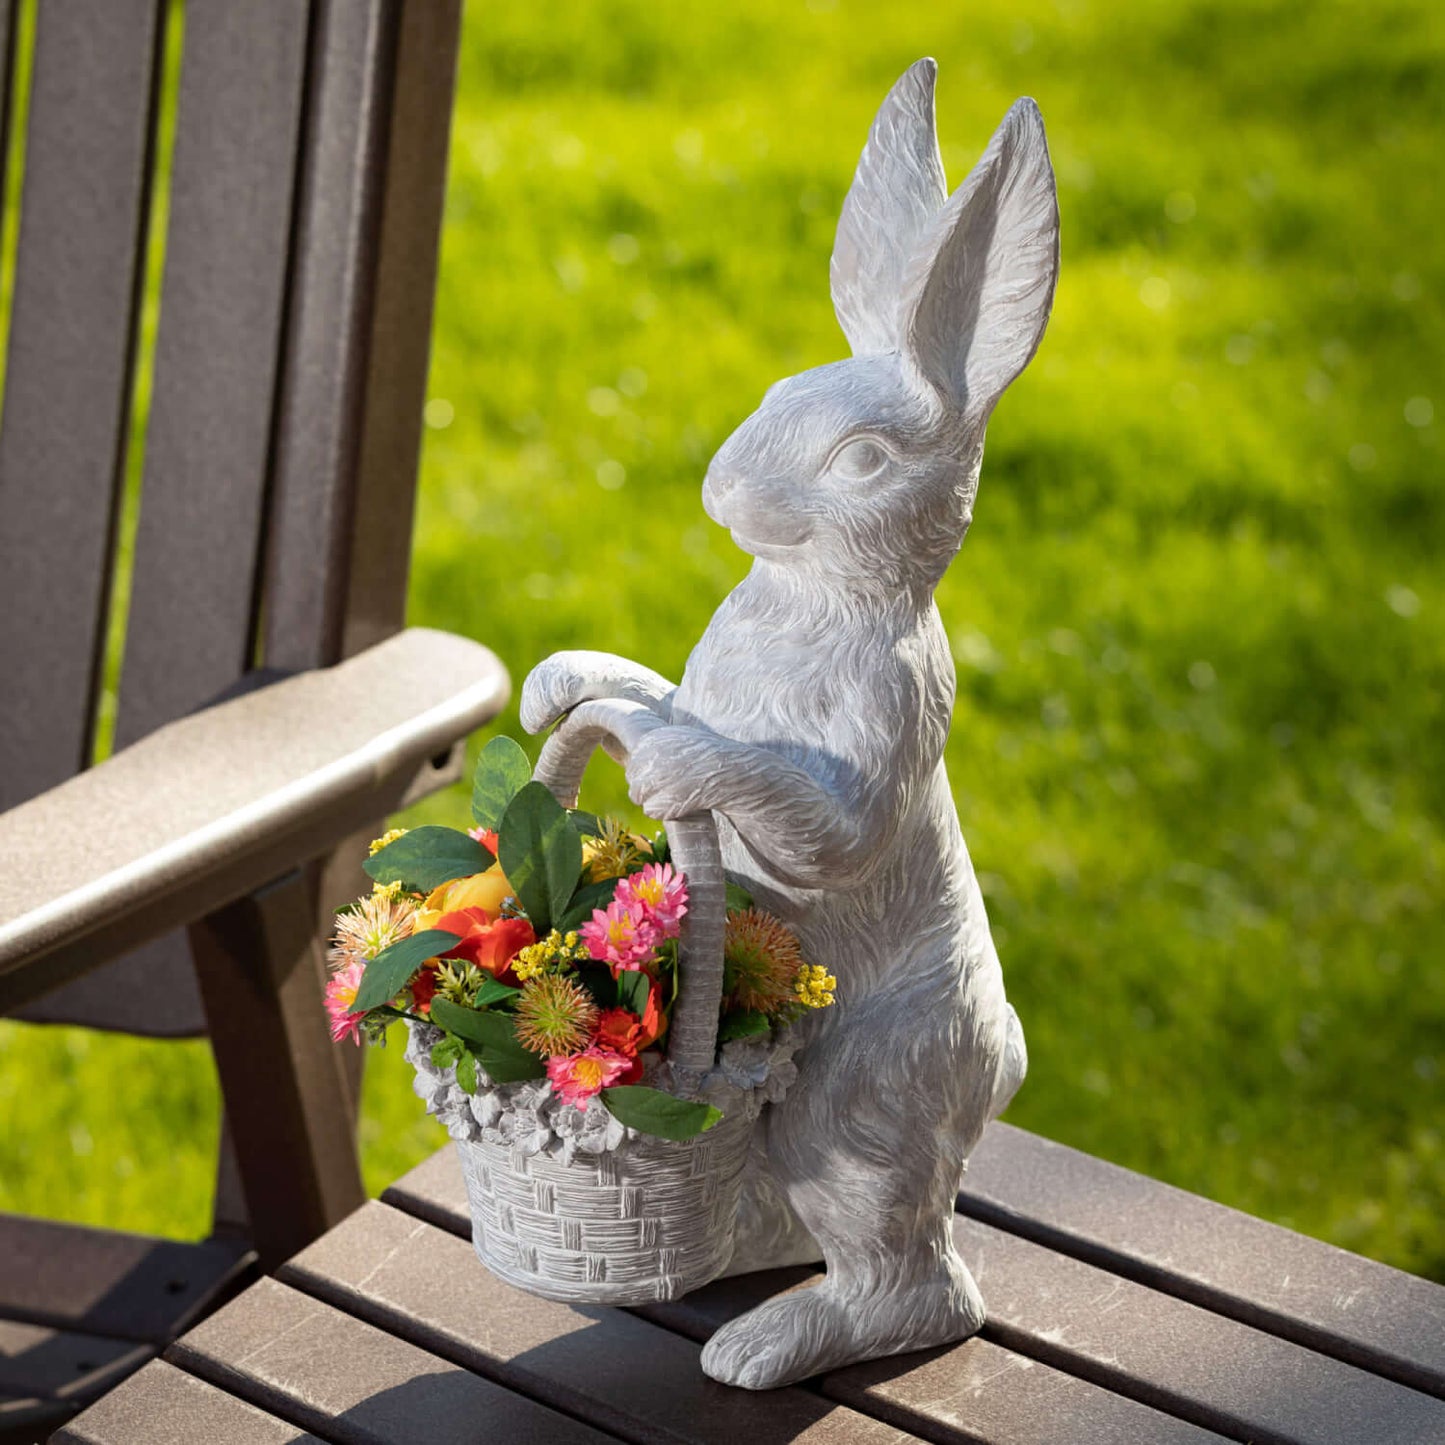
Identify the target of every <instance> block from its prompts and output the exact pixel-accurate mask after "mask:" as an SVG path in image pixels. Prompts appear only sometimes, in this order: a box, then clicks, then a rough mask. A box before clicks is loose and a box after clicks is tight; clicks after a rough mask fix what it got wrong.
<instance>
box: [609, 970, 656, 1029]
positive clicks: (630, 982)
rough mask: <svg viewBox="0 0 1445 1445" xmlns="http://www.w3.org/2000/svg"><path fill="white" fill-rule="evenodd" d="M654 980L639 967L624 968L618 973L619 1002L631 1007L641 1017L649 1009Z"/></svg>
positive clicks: (628, 1007)
mask: <svg viewBox="0 0 1445 1445" xmlns="http://www.w3.org/2000/svg"><path fill="white" fill-rule="evenodd" d="M651 992H652V980H651V979H650V978H648V976H647V975H646V974H645V973H643V972H642V970H641V969H637V968H624V969H622V970H621V971H620V972H619V973H618V975H617V1002H618V1003H619V1004H621V1006H622V1007H623V1008H625V1009H631V1011H632V1012H633V1013H635V1014H636V1015H637V1016H638V1017H639V1018H641V1017H642V1015H643V1014H644V1013H645V1012H646V1011H647V998H648V995H649V994H650V993H651Z"/></svg>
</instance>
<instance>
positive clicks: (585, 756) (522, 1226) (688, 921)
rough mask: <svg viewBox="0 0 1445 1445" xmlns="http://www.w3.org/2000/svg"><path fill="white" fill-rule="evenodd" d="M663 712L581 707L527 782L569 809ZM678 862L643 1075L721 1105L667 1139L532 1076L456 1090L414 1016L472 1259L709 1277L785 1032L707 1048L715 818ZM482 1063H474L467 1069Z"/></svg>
mask: <svg viewBox="0 0 1445 1445" xmlns="http://www.w3.org/2000/svg"><path fill="white" fill-rule="evenodd" d="M662 725H663V724H662V723H661V721H660V720H659V719H658V718H657V717H656V716H655V715H654V714H653V713H651V712H650V711H648V710H647V709H646V708H644V707H642V706H641V705H639V704H635V703H625V702H586V703H583V704H582V705H581V706H579V707H577V708H576V709H574V710H573V712H572V713H571V714H570V715H569V716H568V717H567V718H566V719H565V720H564V721H563V722H562V723H561V724H560V725H559V727H558V728H557V730H556V731H555V732H554V733H553V734H552V736H551V737H550V738H549V739H548V740H547V744H546V746H545V747H544V748H543V750H542V756H541V758H540V759H539V761H538V763H537V770H536V777H537V780H538V781H540V782H543V783H545V784H546V785H547V786H548V787H549V788H550V789H551V790H552V792H553V794H554V795H555V796H556V797H557V800H558V801H559V802H560V803H562V804H563V806H565V807H573V806H575V805H576V801H577V791H578V787H579V785H580V783H581V778H582V773H583V770H584V769H585V768H586V765H587V762H588V760H589V758H590V757H591V755H592V752H593V751H594V749H596V748H597V747H599V746H605V747H606V749H607V751H608V752H609V753H611V754H612V755H613V756H615V757H618V758H620V759H622V760H624V761H625V758H626V756H627V754H628V753H629V752H630V751H631V749H632V748H633V747H634V746H635V745H636V743H637V741H638V740H639V739H640V738H641V737H642V736H643V735H644V734H645V733H646V732H647V731H649V730H650V729H651V728H653V727H658V726H662ZM667 833H668V841H669V844H670V847H671V852H672V861H673V865H674V867H675V868H676V869H677V870H678V871H679V872H680V873H684V874H686V876H687V886H688V911H687V914H686V916H685V917H684V919H683V930H682V936H681V938H680V939H679V949H678V960H679V961H678V977H679V986H678V997H677V1001H676V1003H675V1005H674V1007H673V1012H672V1019H671V1026H670V1028H669V1032H668V1056H667V1060H666V1062H665V1063H662V1064H660V1065H659V1064H657V1063H653V1064H652V1065H651V1066H650V1067H649V1072H648V1077H647V1079H646V1082H647V1083H648V1084H650V1085H652V1086H653V1087H659V1088H666V1089H668V1090H669V1092H672V1093H676V1094H679V1095H681V1096H683V1097H686V1098H696V1099H703V1100H705V1101H707V1102H709V1103H712V1104H715V1105H716V1106H717V1107H718V1108H720V1109H721V1110H722V1111H723V1118H722V1120H721V1122H720V1123H718V1124H717V1125H715V1126H714V1127H713V1128H712V1129H709V1130H708V1131H707V1132H706V1133H705V1134H701V1135H699V1136H698V1137H697V1138H695V1139H690V1140H686V1141H683V1142H675V1141H672V1140H668V1139H659V1138H656V1137H654V1136H651V1135H646V1134H639V1133H638V1132H637V1131H636V1130H633V1129H628V1128H625V1127H624V1126H623V1125H622V1124H620V1123H619V1122H618V1121H617V1120H616V1119H614V1118H613V1117H612V1116H611V1115H610V1114H609V1113H608V1112H607V1110H606V1108H605V1107H604V1106H603V1104H602V1103H601V1101H600V1100H598V1099H593V1100H591V1101H589V1103H588V1104H587V1105H586V1106H581V1107H579V1106H573V1105H570V1104H563V1103H562V1102H561V1101H560V1100H559V1099H558V1098H556V1096H555V1095H553V1094H552V1092H551V1088H550V1085H548V1084H547V1083H546V1082H545V1081H543V1082H541V1083H530V1082H529V1083H524V1084H503V1085H487V1084H484V1085H483V1086H482V1087H481V1088H480V1089H479V1090H478V1092H477V1093H476V1094H475V1095H472V1096H468V1095H466V1094H465V1093H463V1092H462V1090H461V1088H460V1087H459V1086H458V1085H457V1083H456V1078H455V1074H454V1071H453V1070H452V1069H449V1068H448V1069H437V1068H436V1067H435V1066H434V1065H432V1063H431V1060H430V1049H431V1044H432V1043H433V1042H434V1041H435V1040H436V1039H437V1038H439V1037H440V1035H439V1034H438V1033H437V1032H436V1031H435V1030H434V1029H432V1028H430V1026H427V1025H415V1024H411V1025H408V1027H409V1028H410V1030H411V1034H412V1037H411V1041H410V1043H409V1045H408V1048H407V1058H408V1059H409V1060H410V1061H411V1062H412V1064H413V1065H414V1066H415V1067H416V1070H417V1079H416V1089H417V1093H418V1094H420V1095H421V1096H422V1098H424V1099H425V1100H426V1102H427V1108H428V1111H429V1112H430V1113H433V1114H435V1115H436V1116H437V1117H438V1118H439V1119H441V1121H442V1122H443V1123H445V1124H446V1126H447V1129H448V1132H449V1133H450V1134H451V1136H452V1138H453V1139H455V1140H456V1143H457V1149H458V1152H459V1153H460V1155H461V1161H462V1172H463V1175H464V1176H465V1179H466V1185H467V1199H468V1202H469V1205H470V1208H471V1215H472V1241H473V1243H474V1245H475V1246H476V1251H477V1255H478V1257H479V1258H480V1259H481V1261H482V1263H483V1264H485V1265H486V1266H487V1268H488V1269H490V1270H491V1271H492V1272H493V1274H495V1275H497V1276H498V1277H499V1278H501V1279H503V1280H505V1281H506V1282H507V1283H508V1284H512V1285H516V1286H517V1287H518V1288H520V1289H525V1290H528V1291H529V1292H530V1293H532V1294H537V1295H541V1296H543V1297H545V1298H547V1299H556V1300H565V1301H567V1302H568V1303H590V1304H641V1303H645V1302H647V1301H649V1300H667V1299H674V1298H676V1297H677V1296H678V1295H680V1294H683V1293H685V1292H686V1291H688V1290H691V1289H696V1288H698V1287H699V1286H701V1285H704V1284H706V1283H707V1282H708V1281H709V1280H712V1279H716V1278H717V1276H718V1275H719V1274H721V1273H722V1271H723V1269H724V1268H726V1266H727V1263H728V1260H729V1259H730V1258H731V1257H732V1251H733V1226H734V1222H735V1219H736V1216H737V1206H738V1194H739V1192H740V1190H741V1187H742V1173H743V1166H744V1164H745V1163H746V1160H747V1156H748V1148H749V1143H750V1139H751V1135H752V1128H753V1124H754V1122H755V1120H756V1119H757V1116H758V1113H759V1111H760V1110H761V1108H762V1106H763V1104H764V1103H766V1102H771V1101H775V1100H777V1099H779V1098H781V1097H782V1094H783V1092H784V1091H785V1090H786V1088H787V1086H788V1084H789V1083H791V1081H792V1079H793V1077H794V1076H795V1074H796V1070H795V1068H794V1066H793V1064H792V1062H791V1056H792V1053H793V1050H794V1049H795V1048H796V1047H797V1042H796V1040H795V1038H794V1037H793V1034H792V1031H791V1030H781V1031H779V1032H778V1033H776V1034H774V1035H772V1036H768V1037H766V1038H763V1039H749V1040H739V1041H737V1042H736V1043H731V1044H728V1045H726V1046H725V1048H724V1049H723V1050H722V1053H721V1054H719V1053H718V1048H717V1020H718V1008H719V1005H720V1002H721V998H722V978H723V930H724V926H725V921H726V917H727V896H726V883H725V880H724V877H723V869H722V855H721V852H720V850H719V847H718V838H717V828H716V825H715V824H714V822H713V819H712V816H711V814H703V815H699V816H696V817H691V818H681V819H674V820H671V821H669V822H668V824H667ZM479 1072H480V1071H479Z"/></svg>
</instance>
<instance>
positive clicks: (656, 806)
mask: <svg viewBox="0 0 1445 1445" xmlns="http://www.w3.org/2000/svg"><path fill="white" fill-rule="evenodd" d="M722 767H723V760H722V757H721V754H720V749H719V746H718V739H717V738H715V737H713V736H712V735H711V734H709V733H704V732H701V731H700V730H699V729H697V728H688V727H665V728H658V729H657V730H656V731H655V732H651V733H649V734H648V735H647V736H646V737H645V738H643V740H642V741H641V742H640V743H638V745H637V746H636V747H635V748H634V749H633V750H632V756H631V757H630V758H629V759H628V760H627V791H628V795H629V796H630V797H631V799H632V801H633V802H634V803H636V804H637V806H638V807H639V808H641V809H642V811H643V812H644V813H646V814H647V816H648V817H649V818H662V819H668V818H686V817H688V816H689V815H690V814H692V813H704V812H707V811H708V810H709V809H710V808H713V807H716V806H717V797H718V796H719V793H720V792H722V793H725V792H726V789H725V788H723V789H719V786H718V785H719V783H720V782H721V774H722Z"/></svg>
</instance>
